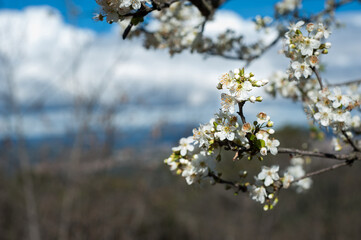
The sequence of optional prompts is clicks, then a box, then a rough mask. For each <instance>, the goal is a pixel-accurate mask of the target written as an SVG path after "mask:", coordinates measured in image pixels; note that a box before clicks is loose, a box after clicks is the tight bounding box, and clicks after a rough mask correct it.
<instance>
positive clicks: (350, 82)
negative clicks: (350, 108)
mask: <svg viewBox="0 0 361 240" xmlns="http://www.w3.org/2000/svg"><path fill="white" fill-rule="evenodd" d="M353 84H357V85H358V84H361V79H358V80H353V81H347V82H342V83H334V84H328V86H329V87H340V86H348V85H353Z"/></svg>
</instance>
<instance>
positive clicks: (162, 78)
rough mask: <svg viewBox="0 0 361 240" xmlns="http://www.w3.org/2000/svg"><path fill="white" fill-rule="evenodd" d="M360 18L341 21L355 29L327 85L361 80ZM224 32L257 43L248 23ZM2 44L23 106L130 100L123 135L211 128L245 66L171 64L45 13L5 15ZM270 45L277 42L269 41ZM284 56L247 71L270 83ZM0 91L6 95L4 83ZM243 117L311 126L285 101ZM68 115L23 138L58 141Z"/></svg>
mask: <svg viewBox="0 0 361 240" xmlns="http://www.w3.org/2000/svg"><path fill="white" fill-rule="evenodd" d="M360 16H361V14H359V13H355V14H354V15H345V16H341V18H342V19H344V20H345V21H346V22H348V23H349V24H350V25H349V26H350V27H347V28H345V29H341V30H337V31H340V32H339V33H338V32H337V31H336V30H335V31H334V32H335V33H334V35H335V36H334V37H333V38H332V39H331V41H332V44H333V46H332V48H331V50H330V54H329V55H328V56H325V57H324V58H323V59H324V60H325V61H326V62H327V65H328V66H329V68H330V70H331V71H330V72H331V75H325V76H326V77H327V78H329V79H330V80H331V78H332V79H334V78H337V79H338V78H340V77H346V76H347V78H348V77H350V78H351V77H357V76H359V74H360V71H361V70H360V67H359V61H358V58H359V56H360V54H361V52H360V49H361V48H360V47H358V44H359V43H358V40H359V39H360V37H361V36H359V35H360V34H361V31H360V26H359V25H358V23H357V21H358V19H359V18H360ZM94 24H97V23H94ZM225 26H226V27H231V28H233V29H235V31H237V32H242V33H244V34H245V35H246V39H248V40H247V41H254V39H256V38H258V37H260V35H259V34H254V24H253V23H252V22H251V21H249V20H244V19H242V18H241V17H239V16H238V15H236V14H234V13H231V12H226V11H221V12H219V13H218V14H217V15H216V19H215V21H214V22H213V23H210V24H209V25H207V28H206V33H207V34H211V35H212V34H215V33H217V31H219V30H220V29H223V28H224V27H225ZM0 38H1V40H0V56H6V57H7V58H8V60H9V61H10V66H11V67H12V68H13V69H11V68H9V66H8V67H4V66H5V65H3V64H1V65H0V66H3V67H0V74H6V73H9V71H10V72H12V73H13V74H14V78H13V79H14V82H15V83H16V84H15V86H16V90H17V91H16V93H17V98H18V99H19V100H20V101H21V102H22V103H23V104H28V103H31V102H32V101H35V100H37V99H40V100H41V101H44V102H45V105H47V106H48V107H49V106H54V105H62V104H71V103H72V102H73V101H74V100H75V98H74V96H81V97H82V98H83V99H91V98H92V97H94V96H96V95H97V94H98V93H100V95H99V98H100V100H99V101H100V102H101V103H104V104H106V103H111V102H116V101H118V102H120V99H122V97H123V94H124V93H125V94H126V95H127V98H128V100H129V102H128V103H127V104H126V105H124V107H123V108H124V109H123V110H122V111H121V112H119V113H118V114H117V116H116V121H117V123H118V124H119V125H121V126H126V127H129V126H133V127H141V126H152V125H154V124H157V123H159V122H168V123H185V122H186V123H197V122H199V123H201V122H207V121H208V119H209V118H210V117H212V116H213V113H214V112H216V111H217V109H218V108H219V99H220V96H219V92H217V90H216V88H215V86H216V84H217V81H218V77H219V76H220V75H221V74H222V73H224V72H227V71H228V70H230V69H234V68H237V67H242V66H243V63H242V62H240V61H230V60H225V59H222V58H218V57H212V58H208V59H206V60H204V59H203V57H202V56H199V55H196V54H194V55H192V54H190V53H184V54H181V55H176V56H174V57H172V58H171V57H169V55H168V53H167V52H166V51H164V50H162V51H153V50H145V49H144V48H143V47H142V46H141V45H142V44H141V42H140V41H139V40H136V41H122V40H121V39H120V35H119V33H118V32H117V31H114V32H113V33H110V34H107V35H99V34H96V33H94V32H92V31H90V30H84V29H77V28H75V27H72V26H69V25H67V24H65V23H64V22H63V20H62V19H61V17H60V15H59V14H58V13H57V12H56V11H54V10H52V9H49V8H47V7H42V8H28V9H25V10H24V11H8V10H7V11H5V10H4V11H1V12H0ZM271 39H272V36H271V37H269V39H268V40H267V41H270V40H271ZM279 48H281V44H279V45H278V46H276V47H274V48H273V49H271V50H270V51H269V52H267V54H266V55H265V56H264V57H262V58H260V59H258V60H256V61H255V62H254V63H253V64H252V65H251V66H250V67H249V69H248V71H252V72H254V73H255V74H256V77H259V78H267V77H268V76H269V75H270V74H271V73H272V72H273V71H275V70H278V69H280V70H283V69H286V68H287V64H288V60H287V59H285V58H284V57H282V56H280V55H279V54H278V53H277V50H278V49H279ZM0 61H1V59H0ZM3 62H4V61H3ZM333 69H341V70H340V72H337V71H336V70H333ZM345 69H347V70H348V72H347V73H345ZM350 73H352V74H354V76H351V74H350ZM337 74H338V75H337ZM347 74H349V75H347ZM3 76H5V75H3ZM3 79H4V78H3ZM0 84H1V88H2V89H6V82H2V83H0ZM272 103H274V102H272ZM119 104H120V103H119ZM280 106H282V107H280ZM246 109H247V111H248V113H249V114H248V115H249V116H250V117H254V116H255V114H256V113H257V112H259V111H265V112H267V113H269V114H270V115H271V117H272V118H273V120H274V121H275V122H276V126H280V124H277V123H287V122H288V123H295V122H296V123H305V122H306V117H305V116H304V115H303V113H302V108H301V107H300V106H297V107H295V106H294V105H293V104H291V103H287V102H285V101H279V100H277V101H276V102H275V104H274V105H272V104H267V103H264V104H253V105H249V106H246ZM69 111H70V110H69V109H68V108H58V110H52V111H50V110H49V111H48V113H47V115H48V116H49V117H48V119H49V122H51V124H53V126H54V128H42V127H41V126H37V127H30V126H35V125H36V122H37V121H36V119H38V118H40V116H37V115H32V116H28V117H26V118H25V120H28V121H25V123H26V124H27V125H26V131H27V133H28V134H42V133H44V132H45V133H55V132H56V133H59V132H61V130H62V129H64V128H66V127H68V125H69V124H72V122H71V120H70V119H71V115H70V114H69ZM286 113H287V114H286ZM285 116H286V117H287V118H286V117H285ZM302 116H303V117H302ZM51 129H52V130H51ZM51 131H53V132H51Z"/></svg>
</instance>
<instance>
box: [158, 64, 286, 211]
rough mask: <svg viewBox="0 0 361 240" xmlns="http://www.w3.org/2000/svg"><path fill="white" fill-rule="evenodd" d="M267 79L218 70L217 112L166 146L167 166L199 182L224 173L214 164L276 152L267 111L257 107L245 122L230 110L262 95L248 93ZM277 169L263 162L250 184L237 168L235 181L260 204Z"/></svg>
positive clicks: (276, 182) (277, 183) (277, 184)
mask: <svg viewBox="0 0 361 240" xmlns="http://www.w3.org/2000/svg"><path fill="white" fill-rule="evenodd" d="M267 82H268V81H267V80H256V79H255V77H254V74H253V73H245V71H244V69H235V70H233V71H230V72H228V73H226V74H223V75H222V76H221V77H220V81H219V84H218V86H217V88H218V89H220V90H223V93H222V94H221V96H222V103H221V109H220V112H219V113H217V114H215V117H214V118H212V119H211V120H210V121H209V123H207V124H201V125H200V126H199V128H196V129H194V130H193V136H190V137H187V138H182V139H181V140H180V141H179V146H177V147H174V148H172V151H173V153H172V154H171V156H170V157H169V158H167V159H166V160H165V163H166V164H167V165H168V166H169V167H170V170H171V171H174V172H176V173H177V174H178V175H181V176H182V177H184V178H185V179H186V182H187V183H188V184H194V183H202V182H204V180H207V181H210V182H213V183H217V182H219V179H220V177H222V176H225V175H226V174H225V173H224V172H223V170H222V169H221V168H219V163H220V162H229V164H233V163H234V161H235V160H236V159H238V160H239V161H240V160H242V159H243V161H245V160H246V159H248V160H252V159H253V158H257V159H259V160H261V161H262V160H263V156H265V155H267V154H268V153H271V154H272V155H276V154H277V153H278V146H279V145H280V142H279V141H278V140H277V139H274V138H272V137H271V136H272V134H274V132H275V131H274V130H273V129H272V128H271V127H272V126H273V122H272V121H271V119H270V116H268V115H267V114H266V113H264V112H260V113H258V114H257V116H256V117H257V118H256V120H255V121H253V122H252V123H250V122H247V121H245V118H244V116H243V115H242V114H241V113H238V114H239V115H240V116H237V115H235V114H234V113H235V112H236V110H235V105H238V107H239V108H240V109H239V111H242V107H243V105H244V104H245V103H246V102H250V103H254V102H257V101H258V102H260V101H262V97H260V96H257V97H256V96H254V95H253V94H252V90H253V89H254V88H258V87H262V86H264V85H266V84H267ZM240 118H241V119H240ZM239 120H242V121H239ZM227 151H233V152H236V155H235V157H234V158H233V160H232V159H223V158H224V156H225V155H223V154H221V153H222V152H227ZM278 170H279V167H278V166H275V167H272V168H267V167H263V168H262V172H261V173H260V174H258V176H257V177H256V178H255V183H254V184H250V183H249V182H246V181H245V177H246V175H247V171H242V174H240V178H241V180H240V181H239V182H238V185H239V186H243V187H244V189H245V191H248V192H249V193H250V196H251V197H252V199H254V200H256V201H258V202H261V203H264V202H265V201H266V202H267V203H268V205H269V206H271V205H272V206H273V205H275V203H276V202H275V199H276V198H275V199H274V200H272V202H271V201H270V199H272V196H275V194H277V190H279V189H280V188H281V187H282V179H281V178H280V177H279V176H278V173H277V172H278ZM272 187H273V190H272V191H271V190H270V188H272ZM270 204H271V205H270Z"/></svg>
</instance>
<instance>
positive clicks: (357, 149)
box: [342, 131, 361, 152]
mask: <svg viewBox="0 0 361 240" xmlns="http://www.w3.org/2000/svg"><path fill="white" fill-rule="evenodd" d="M342 134H343V136H344V137H345V138H346V140H347V142H348V143H349V144H350V145H351V147H352V148H353V150H354V151H355V152H361V151H360V149H359V148H358V147H357V146H356V144H355V143H354V142H353V141H352V139H351V138H350V137H349V136H348V135H347V133H346V132H345V131H342Z"/></svg>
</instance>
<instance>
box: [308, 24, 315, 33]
mask: <svg viewBox="0 0 361 240" xmlns="http://www.w3.org/2000/svg"><path fill="white" fill-rule="evenodd" d="M306 29H307V31H309V32H312V31H313V30H314V29H315V24H313V23H309V24H307V26H306Z"/></svg>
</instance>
